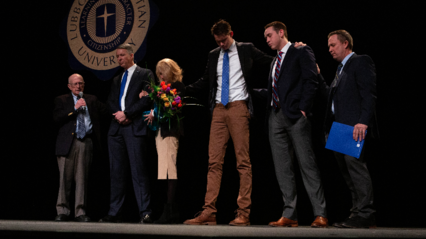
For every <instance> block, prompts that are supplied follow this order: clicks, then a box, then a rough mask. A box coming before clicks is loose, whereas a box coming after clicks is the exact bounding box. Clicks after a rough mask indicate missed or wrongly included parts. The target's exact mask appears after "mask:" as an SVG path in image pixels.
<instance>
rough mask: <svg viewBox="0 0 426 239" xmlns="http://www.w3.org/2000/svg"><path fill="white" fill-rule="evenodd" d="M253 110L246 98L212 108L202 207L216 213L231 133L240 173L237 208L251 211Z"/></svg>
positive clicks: (242, 211) (245, 214)
mask: <svg viewBox="0 0 426 239" xmlns="http://www.w3.org/2000/svg"><path fill="white" fill-rule="evenodd" d="M249 119H250V113H249V111H248V109H247V103H246V101H234V102H230V103H228V104H227V105H226V107H225V106H224V105H223V104H221V103H219V104H216V106H215V108H214V110H213V117H212V123H211V128H210V141H209V171H208V175H207V192H206V197H205V204H204V206H203V209H204V210H205V211H207V212H208V213H216V212H217V209H216V206H215V205H216V201H217V197H218V195H219V190H220V184H221V180H222V173H223V170H222V168H223V163H224V157H225V153H226V147H227V145H228V140H229V137H232V140H233V142H234V148H235V155H236V159H237V170H238V173H239V175H240V191H239V194H238V199H237V204H238V207H239V208H238V210H237V212H238V213H239V214H241V215H243V216H246V217H248V216H249V215H250V208H251V190H252V170H251V162H250V152H249Z"/></svg>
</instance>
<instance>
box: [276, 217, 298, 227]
mask: <svg viewBox="0 0 426 239" xmlns="http://www.w3.org/2000/svg"><path fill="white" fill-rule="evenodd" d="M269 226H272V227H298V226H299V223H298V222H297V221H294V220H291V219H288V218H286V217H281V218H280V220H278V221H276V222H270V223H269Z"/></svg>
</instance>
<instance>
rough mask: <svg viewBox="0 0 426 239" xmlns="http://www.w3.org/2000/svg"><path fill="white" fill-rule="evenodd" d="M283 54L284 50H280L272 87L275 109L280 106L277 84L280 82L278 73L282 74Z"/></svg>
mask: <svg viewBox="0 0 426 239" xmlns="http://www.w3.org/2000/svg"><path fill="white" fill-rule="evenodd" d="M282 56H283V52H282V51H280V52H279V53H278V57H277V64H275V75H274V87H273V89H272V91H273V95H272V96H273V97H272V98H273V103H274V109H275V110H278V109H279V106H278V101H279V99H278V89H277V84H278V75H279V74H280V69H281V60H282Z"/></svg>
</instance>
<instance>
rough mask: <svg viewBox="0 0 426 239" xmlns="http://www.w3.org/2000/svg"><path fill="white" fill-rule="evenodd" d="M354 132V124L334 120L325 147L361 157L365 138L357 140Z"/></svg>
mask: <svg viewBox="0 0 426 239" xmlns="http://www.w3.org/2000/svg"><path fill="white" fill-rule="evenodd" d="M353 132H354V127H353V126H350V125H346V124H341V123H338V122H333V125H332V126H331V130H330V134H329V135H328V139H327V143H326V145H325V148H326V149H330V150H333V151H336V152H339V153H342V154H346V155H349V156H352V157H355V158H359V156H360V155H361V151H362V147H363V146H364V141H365V140H361V142H359V141H355V140H354V139H353ZM365 134H367V131H365Z"/></svg>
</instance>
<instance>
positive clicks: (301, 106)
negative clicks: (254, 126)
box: [267, 44, 318, 119]
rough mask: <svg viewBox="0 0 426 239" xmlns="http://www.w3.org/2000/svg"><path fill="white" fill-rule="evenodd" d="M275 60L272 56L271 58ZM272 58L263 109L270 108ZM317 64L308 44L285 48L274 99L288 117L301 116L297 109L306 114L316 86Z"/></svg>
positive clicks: (308, 112) (310, 105)
mask: <svg viewBox="0 0 426 239" xmlns="http://www.w3.org/2000/svg"><path fill="white" fill-rule="evenodd" d="M275 59H276V58H275ZM274 63H275V60H274V61H272V64H271V69H270V72H269V81H268V101H267V109H268V110H270V109H271V101H272V81H273V78H272V70H273V69H274V67H275V64H274ZM317 75H318V73H317V67H316V65H315V56H314V53H313V51H312V49H311V48H310V47H309V46H304V47H299V48H295V47H294V45H293V44H291V46H290V47H289V49H288V51H287V53H286V55H285V57H284V61H283V62H282V63H281V70H280V73H279V75H278V83H277V90H278V98H279V101H280V105H281V109H282V112H283V114H284V115H286V116H287V117H288V118H290V119H298V118H300V117H301V116H302V113H301V112H300V110H303V111H304V112H305V113H306V114H307V115H309V114H310V110H311V107H312V102H313V99H314V98H315V94H316V90H317V87H318V80H317Z"/></svg>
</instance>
